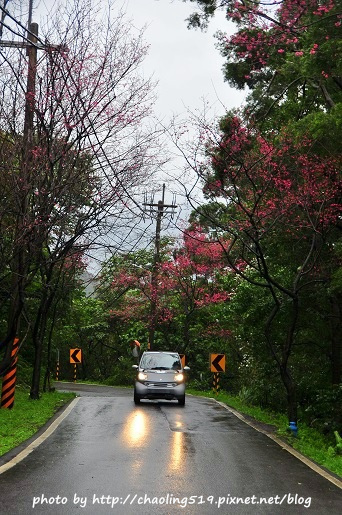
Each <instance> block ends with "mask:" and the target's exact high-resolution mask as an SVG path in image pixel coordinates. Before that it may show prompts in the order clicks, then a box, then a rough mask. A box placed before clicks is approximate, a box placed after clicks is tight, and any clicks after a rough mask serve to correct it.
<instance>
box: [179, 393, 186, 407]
mask: <svg viewBox="0 0 342 515" xmlns="http://www.w3.org/2000/svg"><path fill="white" fill-rule="evenodd" d="M178 404H179V405H180V406H184V405H185V394H184V395H183V396H182V397H181V398H180V399H178Z"/></svg>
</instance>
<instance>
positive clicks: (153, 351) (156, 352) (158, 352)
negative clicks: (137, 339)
mask: <svg viewBox="0 0 342 515" xmlns="http://www.w3.org/2000/svg"><path fill="white" fill-rule="evenodd" d="M144 354H178V352H173V351H163V350H145V351H144Z"/></svg>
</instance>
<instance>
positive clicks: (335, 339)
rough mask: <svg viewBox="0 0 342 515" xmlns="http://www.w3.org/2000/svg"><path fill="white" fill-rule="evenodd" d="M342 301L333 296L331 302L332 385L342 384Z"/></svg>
mask: <svg viewBox="0 0 342 515" xmlns="http://www.w3.org/2000/svg"><path fill="white" fill-rule="evenodd" d="M340 301H341V299H339V297H338V296H336V295H333V296H331V298H330V302H331V311H332V317H331V380H332V384H334V385H338V384H340V382H341V341H342V323H341V322H342V320H341V318H342V312H341V303H340Z"/></svg>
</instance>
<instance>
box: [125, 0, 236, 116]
mask: <svg viewBox="0 0 342 515" xmlns="http://www.w3.org/2000/svg"><path fill="white" fill-rule="evenodd" d="M123 5H124V10H125V11H126V12H127V16H128V17H129V18H131V19H132V20H133V22H134V25H136V26H137V27H138V28H141V27H143V26H145V25H146V31H145V39H146V42H147V43H148V44H149V45H150V49H149V54H148V56H147V58H146V61H145V63H144V69H146V72H147V73H149V72H150V73H153V74H154V77H155V79H156V80H158V87H157V95H158V101H157V105H156V110H157V113H159V114H160V115H162V116H163V117H164V116H166V117H168V116H170V115H172V114H173V113H175V114H176V113H177V114H179V113H184V112H185V110H186V108H190V109H191V110H194V109H195V108H196V107H200V106H201V105H202V99H203V98H205V99H206V100H207V101H209V103H210V105H212V106H213V112H216V113H217V114H221V115H222V114H223V112H224V107H223V106H222V104H224V106H226V107H227V108H231V107H235V106H238V105H239V104H240V103H241V99H242V93H241V92H238V91H235V90H233V89H232V88H230V87H229V86H228V84H227V83H225V82H224V81H223V74H222V65H223V62H224V59H223V57H222V56H221V55H220V52H219V51H218V50H217V49H216V48H215V38H214V37H213V34H214V33H215V32H216V31H217V30H219V29H221V30H224V31H227V30H229V29H230V30H231V29H232V25H231V24H229V23H228V21H227V20H226V19H225V17H224V14H223V13H218V14H216V15H215V18H214V19H213V20H212V21H211V23H210V25H209V28H208V31H207V32H202V31H199V30H194V29H191V30H189V29H188V28H187V22H186V21H185V20H186V18H187V17H188V16H189V14H190V13H192V12H193V11H194V10H195V7H196V4H194V3H190V2H186V3H184V2H182V1H181V0H173V1H171V0H126V1H125V2H124V3H123Z"/></svg>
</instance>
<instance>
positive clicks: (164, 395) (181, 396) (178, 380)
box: [133, 351, 190, 406]
mask: <svg viewBox="0 0 342 515" xmlns="http://www.w3.org/2000/svg"><path fill="white" fill-rule="evenodd" d="M133 368H135V369H136V370H137V376H136V378H135V385H134V402H135V404H139V402H140V400H141V399H167V400H172V399H176V400H177V401H178V403H179V404H180V405H181V406H184V404H185V375H184V371H185V370H190V369H189V367H184V368H183V367H182V362H181V359H180V357H179V354H178V353H177V352H154V351H146V352H144V353H143V355H142V356H141V359H140V363H139V366H138V365H133Z"/></svg>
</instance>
